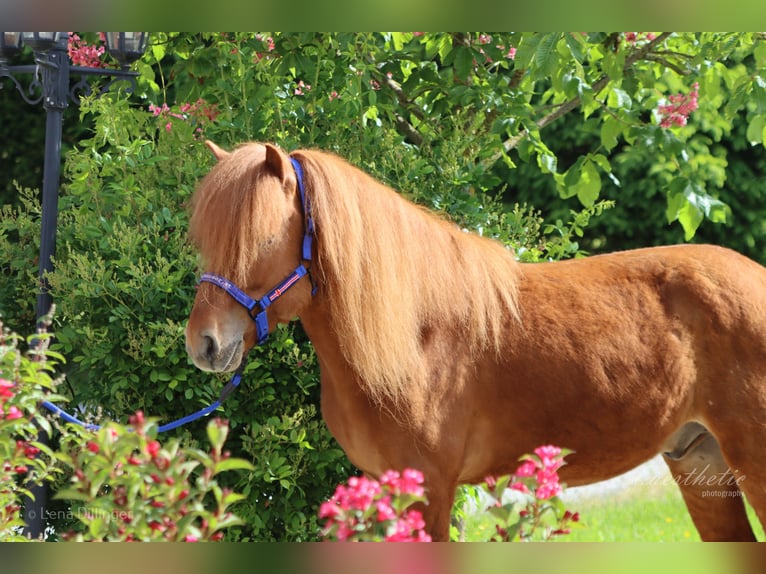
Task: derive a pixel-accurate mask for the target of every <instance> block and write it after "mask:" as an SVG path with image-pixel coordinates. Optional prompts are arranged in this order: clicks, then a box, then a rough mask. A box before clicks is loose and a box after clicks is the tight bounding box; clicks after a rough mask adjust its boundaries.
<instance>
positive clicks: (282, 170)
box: [266, 143, 288, 183]
mask: <svg viewBox="0 0 766 574" xmlns="http://www.w3.org/2000/svg"><path fill="white" fill-rule="evenodd" d="M266 167H268V169H269V170H270V171H271V172H272V173H273V174H274V175H276V176H277V177H278V178H279V181H281V182H282V183H284V182H285V179H286V174H287V170H288V165H287V157H286V156H285V154H284V153H282V151H280V149H279V148H278V147H277V146H275V145H271V144H268V143H267V144H266Z"/></svg>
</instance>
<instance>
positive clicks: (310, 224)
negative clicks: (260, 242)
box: [199, 157, 316, 345]
mask: <svg viewBox="0 0 766 574" xmlns="http://www.w3.org/2000/svg"><path fill="white" fill-rule="evenodd" d="M290 162H291V163H292V165H293V169H294V170H295V176H296V179H297V180H298V192H299V196H300V199H301V205H302V206H303V215H304V220H305V230H304V232H303V244H302V247H301V260H302V261H309V262H310V261H311V251H312V247H313V241H314V219H313V218H312V217H311V211H310V209H309V205H308V201H307V198H306V192H305V189H304V186H303V168H302V167H301V164H300V163H299V162H298V160H296V159H295V158H292V157H291V158H290ZM306 275H309V269H308V267H306V266H305V265H304V264H303V263H300V264H299V265H298V267H296V268H295V271H293V272H292V273H291V274H290V275H288V276H287V277H286V278H285V279H283V280H282V281H281V282H280V283H279V285H277V286H276V287H274V288H273V289H272V290H271V291H269V292H268V293H266V295H264V296H263V297H261V298H260V299H253V298H252V297H250V296H249V295H248V294H247V293H245V292H244V291H243V290H242V289H240V288H239V287H237V286H236V285H235V284H234V283H232V282H231V281H229V280H228V279H226V278H225V277H221V276H220V275H216V274H215V273H204V274H203V275H202V277H200V278H199V282H200V283H203V282H206V283H212V284H213V285H216V286H217V287H220V288H221V289H223V290H224V291H226V293H228V294H229V295H231V296H232V297H233V298H234V299H235V301H237V303H239V304H240V305H242V306H243V307H244V308H245V309H247V313H248V315H250V317H251V318H252V319H253V321H255V328H256V336H257V339H258V340H257V344H258V345H262V344H263V343H265V342H266V339H268V337H269V320H268V317H267V316H266V309H267V308H268V307H269V306H270V305H271V304H272V303H273V302H274V301H276V300H277V299H278V298H279V297H281V296H282V295H284V294H285V292H286V291H287V290H288V289H290V287H292V286H293V285H295V284H296V283H297V282H298V281H299V280H300V279H301V278H302V277H305V276H306ZM311 294H312V295H314V294H316V286H314V287H312V289H311ZM256 307H258V308H260V311H258V312H256Z"/></svg>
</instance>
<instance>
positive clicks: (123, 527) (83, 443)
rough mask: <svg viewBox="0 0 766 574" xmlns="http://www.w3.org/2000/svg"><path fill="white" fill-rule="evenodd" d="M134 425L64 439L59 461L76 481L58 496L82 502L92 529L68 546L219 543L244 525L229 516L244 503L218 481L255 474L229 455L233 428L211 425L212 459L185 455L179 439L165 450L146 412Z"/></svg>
mask: <svg viewBox="0 0 766 574" xmlns="http://www.w3.org/2000/svg"><path fill="white" fill-rule="evenodd" d="M130 424H131V425H132V428H128V427H125V426H122V425H118V424H115V423H109V424H108V425H105V426H104V427H102V428H101V429H100V430H99V431H98V432H97V433H95V434H94V433H93V432H91V431H88V430H86V429H83V428H82V427H72V428H70V429H69V432H68V434H67V435H66V436H65V437H64V441H63V442H64V446H63V452H62V453H61V454H60V455H59V456H60V458H61V459H62V460H64V461H65V462H66V464H67V466H68V467H70V468H71V469H72V470H73V473H74V474H73V476H72V478H71V487H70V488H68V489H65V490H63V491H60V492H59V493H58V494H57V495H56V496H57V498H63V499H67V500H72V501H74V505H76V507H77V508H76V511H75V512H73V514H74V515H75V516H76V517H77V518H78V520H79V521H80V522H81V523H82V524H83V525H84V526H85V527H86V528H87V530H85V531H84V532H75V531H71V532H68V533H66V534H64V535H63V537H64V539H67V540H104V541H125V542H130V541H137V540H142V541H155V540H166V541H173V542H181V541H185V542H197V541H202V540H207V541H216V540H221V539H222V538H223V535H224V532H223V531H224V529H225V528H228V527H230V526H233V525H236V524H241V523H242V521H241V520H240V519H239V518H237V517H236V516H235V515H234V514H232V513H231V511H230V510H229V506H231V505H232V504H234V503H235V502H237V501H239V500H241V499H242V498H243V497H242V495H240V494H236V493H234V492H231V491H230V490H228V489H225V488H221V487H220V486H219V485H218V484H217V482H216V480H215V478H216V477H217V476H218V475H219V474H220V473H221V472H224V471H227V470H232V469H250V468H251V466H250V464H249V463H248V462H246V461H244V460H238V459H232V458H230V457H229V455H228V453H226V452H224V451H223V443H224V441H225V440H226V435H227V433H228V424H227V423H226V422H225V421H222V420H220V419H215V420H212V421H210V422H209V423H208V426H207V432H208V437H209V439H210V442H211V444H212V449H211V450H210V452H209V453H206V452H204V451H201V450H197V449H189V448H186V449H184V448H182V447H181V445H180V442H179V441H178V440H177V439H173V440H171V441H169V442H168V443H167V444H166V445H164V446H163V445H162V444H160V442H159V441H158V440H157V439H156V438H154V437H155V434H156V428H157V425H156V423H155V422H154V421H152V420H150V419H146V418H144V415H143V413H142V412H141V411H139V412H137V413H136V414H135V415H133V416H132V417H131V418H130ZM211 507H212V510H211V509H210V508H211Z"/></svg>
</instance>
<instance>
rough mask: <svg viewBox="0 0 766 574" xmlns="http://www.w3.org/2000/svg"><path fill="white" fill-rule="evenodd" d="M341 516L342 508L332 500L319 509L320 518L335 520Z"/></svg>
mask: <svg viewBox="0 0 766 574" xmlns="http://www.w3.org/2000/svg"><path fill="white" fill-rule="evenodd" d="M339 514H340V507H339V506H338V504H337V503H335V502H333V501H332V500H328V501H326V502H323V503H322V505H321V506H320V507H319V518H335V517H336V516H338V515H339Z"/></svg>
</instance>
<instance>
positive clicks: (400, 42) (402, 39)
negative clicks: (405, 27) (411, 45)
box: [391, 32, 411, 50]
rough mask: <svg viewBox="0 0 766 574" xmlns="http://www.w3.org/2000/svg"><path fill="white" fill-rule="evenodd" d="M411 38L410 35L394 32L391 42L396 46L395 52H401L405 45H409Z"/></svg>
mask: <svg viewBox="0 0 766 574" xmlns="http://www.w3.org/2000/svg"><path fill="white" fill-rule="evenodd" d="M410 37H411V36H410V35H409V34H403V33H402V32H394V33H392V34H391V40H392V42H393V44H394V50H401V49H402V48H404V44H406V43H407V40H409V38H410Z"/></svg>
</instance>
